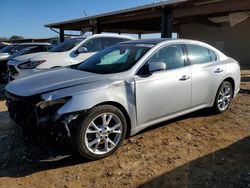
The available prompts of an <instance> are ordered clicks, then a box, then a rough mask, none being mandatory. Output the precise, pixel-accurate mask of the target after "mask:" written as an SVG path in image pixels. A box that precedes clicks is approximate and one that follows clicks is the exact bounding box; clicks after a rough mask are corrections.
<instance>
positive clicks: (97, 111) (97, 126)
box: [75, 105, 127, 160]
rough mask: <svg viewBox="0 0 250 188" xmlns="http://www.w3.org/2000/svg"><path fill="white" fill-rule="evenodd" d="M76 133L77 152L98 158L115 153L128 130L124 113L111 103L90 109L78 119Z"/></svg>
mask: <svg viewBox="0 0 250 188" xmlns="http://www.w3.org/2000/svg"><path fill="white" fill-rule="evenodd" d="M78 123H79V124H78V129H77V132H76V134H75V145H76V149H77V152H78V153H79V154H80V155H81V156H82V157H84V158H87V159H89V160H97V159H100V158H104V157H107V156H109V155H111V154H112V153H114V152H115V151H116V150H117V149H118V148H119V146H120V145H121V143H122V141H123V140H124V137H125V135H126V131H127V123H126V119H125V117H124V115H123V113H122V112H121V111H120V110H119V109H118V108H116V107H114V106H111V105H101V106H97V107H94V108H92V109H90V110H89V111H88V112H87V113H86V114H84V116H83V117H81V118H80V119H79V121H78Z"/></svg>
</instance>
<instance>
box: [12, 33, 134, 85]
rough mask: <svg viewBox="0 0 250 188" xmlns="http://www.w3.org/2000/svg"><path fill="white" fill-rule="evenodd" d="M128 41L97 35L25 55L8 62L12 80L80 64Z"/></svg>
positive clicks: (124, 37)
mask: <svg viewBox="0 0 250 188" xmlns="http://www.w3.org/2000/svg"><path fill="white" fill-rule="evenodd" d="M127 40H133V38H132V37H129V36H122V35H115V34H95V35H92V36H89V37H79V38H71V39H68V40H65V41H64V42H63V43H61V44H59V45H57V46H55V47H54V48H52V49H51V50H49V52H41V53H33V54H28V55H23V56H19V57H16V58H14V59H12V60H10V61H9V62H8V69H9V75H10V80H14V79H18V78H22V77H25V76H28V75H30V74H33V73H36V72H39V71H41V70H47V69H50V68H57V67H63V66H70V65H74V64H78V63H80V62H82V61H84V60H85V59H87V58H89V57H90V56H92V55H94V54H95V53H96V52H98V51H101V50H103V49H104V48H106V47H109V46H111V45H113V44H116V43H119V42H123V41H127Z"/></svg>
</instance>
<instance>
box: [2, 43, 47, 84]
mask: <svg viewBox="0 0 250 188" xmlns="http://www.w3.org/2000/svg"><path fill="white" fill-rule="evenodd" d="M50 48H51V45H50V44H49V43H45V44H44V45H37V46H30V47H27V48H24V49H22V50H19V51H17V52H16V53H13V54H12V55H10V56H9V57H8V58H7V59H4V60H0V76H1V77H0V78H1V81H2V82H4V83H7V82H8V81H9V70H8V67H7V62H8V61H9V60H10V59H13V58H15V57H18V56H21V55H25V54H31V53H37V52H46V51H48V50H49V49H50Z"/></svg>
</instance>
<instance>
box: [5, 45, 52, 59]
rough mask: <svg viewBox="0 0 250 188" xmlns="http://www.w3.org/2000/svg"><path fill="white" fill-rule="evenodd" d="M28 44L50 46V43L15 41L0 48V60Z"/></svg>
mask: <svg viewBox="0 0 250 188" xmlns="http://www.w3.org/2000/svg"><path fill="white" fill-rule="evenodd" d="M30 46H50V43H37V42H30V43H17V44H11V45H8V46H6V47H4V48H3V49H1V50H0V60H5V59H7V58H8V57H9V56H11V55H12V54H14V53H16V52H18V51H19V50H22V49H24V48H27V47H30Z"/></svg>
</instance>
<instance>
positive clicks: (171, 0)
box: [45, 0, 190, 27]
mask: <svg viewBox="0 0 250 188" xmlns="http://www.w3.org/2000/svg"><path fill="white" fill-rule="evenodd" d="M187 1H190V0H166V1H161V2H157V3H151V4H147V5H142V6H138V7H132V8H129V9H124V10H119V11H113V12H108V13H103V14H98V15H94V16H88V17H82V18H77V19H71V20H66V21H62V22H56V23H51V24H46V25H45V27H55V26H58V25H64V24H69V23H74V22H79V21H85V20H90V19H96V18H100V17H105V16H112V15H115V14H123V13H129V12H133V11H139V10H143V9H148V8H154V7H160V6H167V5H174V4H179V3H183V2H187Z"/></svg>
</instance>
